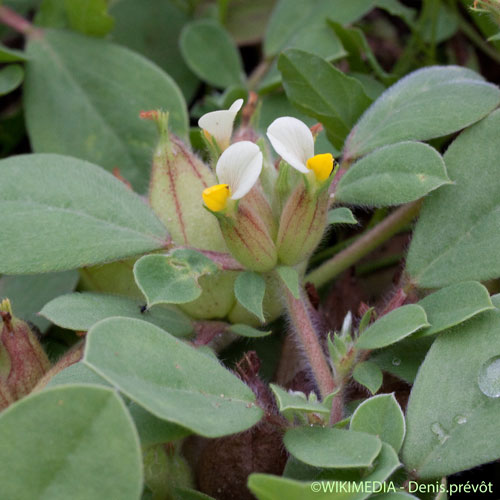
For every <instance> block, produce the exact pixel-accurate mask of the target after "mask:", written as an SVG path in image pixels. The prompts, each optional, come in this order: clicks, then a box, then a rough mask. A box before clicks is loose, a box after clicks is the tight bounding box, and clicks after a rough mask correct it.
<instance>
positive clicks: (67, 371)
mask: <svg viewBox="0 0 500 500" xmlns="http://www.w3.org/2000/svg"><path fill="white" fill-rule="evenodd" d="M68 384H79V385H81V384H86V385H87V384H90V385H103V386H105V387H111V384H109V383H108V382H107V381H106V380H104V379H103V378H102V377H100V376H99V375H97V373H96V372H94V371H93V370H91V369H90V368H89V367H88V366H87V365H84V364H83V362H81V361H79V362H77V363H73V364H72V365H69V366H68V367H67V368H64V370H61V371H60V372H59V373H56V374H55V375H54V376H53V377H52V378H51V379H50V380H49V381H48V383H47V385H46V386H45V387H46V388H48V387H56V386H59V385H68Z"/></svg>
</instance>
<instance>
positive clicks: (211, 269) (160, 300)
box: [134, 249, 218, 307]
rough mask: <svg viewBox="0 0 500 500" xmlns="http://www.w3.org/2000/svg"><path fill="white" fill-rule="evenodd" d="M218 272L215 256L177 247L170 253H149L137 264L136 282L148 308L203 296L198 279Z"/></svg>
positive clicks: (135, 271)
mask: <svg viewBox="0 0 500 500" xmlns="http://www.w3.org/2000/svg"><path fill="white" fill-rule="evenodd" d="M217 271H218V267H217V265H216V264H215V263H214V262H213V261H212V260H211V259H209V258H208V257H205V255H203V254H201V253H200V252H196V251H195V250H188V249H178V250H174V251H173V252H171V253H170V254H168V255H145V256H144V257H142V258H140V259H139V260H138V261H137V262H136V263H135V265H134V277H135V281H136V283H137V286H138V287H139V288H140V289H141V291H142V293H143V294H144V296H145V297H146V300H147V302H148V307H151V306H154V305H155V304H185V303H187V302H192V301H193V300H195V299H197V298H198V297H199V296H200V295H201V286H200V285H199V284H198V278H199V277H200V276H203V275H205V274H211V273H215V272H217Z"/></svg>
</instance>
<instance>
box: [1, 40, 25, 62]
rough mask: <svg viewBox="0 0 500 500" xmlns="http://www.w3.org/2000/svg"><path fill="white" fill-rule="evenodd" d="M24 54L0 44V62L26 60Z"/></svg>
mask: <svg viewBox="0 0 500 500" xmlns="http://www.w3.org/2000/svg"><path fill="white" fill-rule="evenodd" d="M27 60H28V58H27V57H26V54H25V53H24V52H23V51H21V50H16V49H11V48H10V47H5V46H4V45H2V44H0V62H3V63H4V62H5V63H10V62H17V61H27Z"/></svg>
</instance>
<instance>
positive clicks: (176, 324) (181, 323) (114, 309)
mask: <svg viewBox="0 0 500 500" xmlns="http://www.w3.org/2000/svg"><path fill="white" fill-rule="evenodd" d="M0 283H1V280H0ZM142 306H144V303H140V302H138V301H136V300H134V299H130V298H128V297H119V296H115V295H107V294H103V293H91V292H84V293H71V294H67V295H61V296H59V297H57V298H55V299H54V300H52V301H51V302H49V303H48V304H46V305H45V307H44V308H43V309H42V310H41V311H40V315H41V316H43V317H45V318H47V319H48V320H50V321H51V322H52V323H55V324H56V325H58V326H61V327H62V328H68V329H70V330H76V331H87V330H90V328H91V327H92V326H93V325H94V324H95V323H97V322H98V321H101V320H103V319H105V318H110V317H112V316H122V317H127V318H135V319H142V320H144V321H148V322H150V323H153V324H154V325H157V326H159V327H160V328H163V329H164V330H166V331H168V332H169V333H171V334H172V335H174V336H176V337H185V336H187V335H190V334H191V333H192V332H193V325H192V323H191V321H190V320H189V318H188V317H187V316H186V315H185V314H184V313H182V312H181V311H178V310H176V309H174V308H171V307H170V308H168V307H163V306H158V307H153V308H151V309H147V310H145V311H143V312H141V309H142Z"/></svg>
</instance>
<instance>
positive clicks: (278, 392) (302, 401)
mask: <svg viewBox="0 0 500 500" xmlns="http://www.w3.org/2000/svg"><path fill="white" fill-rule="evenodd" d="M270 387H271V390H272V391H273V393H274V396H275V398H276V402H277V403H278V409H279V411H280V412H282V413H285V412H295V411H300V412H314V413H323V414H325V415H329V414H330V410H331V409H330V408H327V407H326V405H324V404H322V403H321V402H320V401H311V400H308V399H306V398H305V395H304V394H297V393H295V394H294V393H290V392H288V391H286V390H285V389H282V388H281V387H279V386H277V385H275V384H270Z"/></svg>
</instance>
